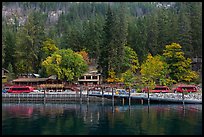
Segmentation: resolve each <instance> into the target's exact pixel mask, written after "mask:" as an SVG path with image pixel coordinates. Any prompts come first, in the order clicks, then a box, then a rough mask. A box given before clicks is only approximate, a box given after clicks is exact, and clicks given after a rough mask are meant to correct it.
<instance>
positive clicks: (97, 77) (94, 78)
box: [78, 71, 101, 85]
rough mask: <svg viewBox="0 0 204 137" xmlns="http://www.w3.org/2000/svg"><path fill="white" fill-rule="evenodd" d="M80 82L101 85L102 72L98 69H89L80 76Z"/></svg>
mask: <svg viewBox="0 0 204 137" xmlns="http://www.w3.org/2000/svg"><path fill="white" fill-rule="evenodd" d="M78 83H79V84H82V85H99V84H101V74H100V73H97V71H89V72H88V73H84V74H83V75H82V76H81V77H80V78H78Z"/></svg>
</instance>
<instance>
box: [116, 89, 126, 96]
mask: <svg viewBox="0 0 204 137" xmlns="http://www.w3.org/2000/svg"><path fill="white" fill-rule="evenodd" d="M115 94H116V95H128V92H127V91H126V90H125V89H116V91H115Z"/></svg>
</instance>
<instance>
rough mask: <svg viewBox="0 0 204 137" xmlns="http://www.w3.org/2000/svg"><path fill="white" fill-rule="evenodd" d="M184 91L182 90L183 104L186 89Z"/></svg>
mask: <svg viewBox="0 0 204 137" xmlns="http://www.w3.org/2000/svg"><path fill="white" fill-rule="evenodd" d="M182 91H183V92H182V100H183V105H184V91H185V90H182Z"/></svg>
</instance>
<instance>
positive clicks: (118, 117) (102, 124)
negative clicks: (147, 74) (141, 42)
mask: <svg viewBox="0 0 204 137" xmlns="http://www.w3.org/2000/svg"><path fill="white" fill-rule="evenodd" d="M2 134H3V135H202V105H195V104H193V105H187V104H185V105H182V104H150V105H147V104H143V105H142V104H134V105H131V106H128V105H120V104H118V105H117V104H115V105H114V106H113V105H112V104H102V103H94V104H92V103H89V104H86V103H83V104H80V103H70V104H62V103H58V104H56V103H55V104H54V103H46V104H36V103H35V104H31V103H19V104H17V103H2Z"/></svg>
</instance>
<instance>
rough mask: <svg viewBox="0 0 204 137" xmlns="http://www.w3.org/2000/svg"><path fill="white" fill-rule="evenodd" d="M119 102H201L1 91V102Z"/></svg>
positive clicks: (139, 97)
mask: <svg viewBox="0 0 204 137" xmlns="http://www.w3.org/2000/svg"><path fill="white" fill-rule="evenodd" d="M16 101H17V102H39V101H40V102H56V101H60V102H68V101H69V102H80V101H81V102H119V103H122V104H124V103H128V104H131V103H140V104H143V103H149V102H151V103H178V104H180V103H185V104H202V100H190V99H177V98H158V97H149V98H148V97H145V96H130V95H114V96H112V94H104V95H102V94H75V93H72V94H70V93H64V94H61V93H48V94H42V93H41V94H37V93H33V94H32V93H29V94H28V93H21V94H14V93H3V94H2V102H16Z"/></svg>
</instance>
